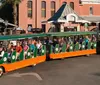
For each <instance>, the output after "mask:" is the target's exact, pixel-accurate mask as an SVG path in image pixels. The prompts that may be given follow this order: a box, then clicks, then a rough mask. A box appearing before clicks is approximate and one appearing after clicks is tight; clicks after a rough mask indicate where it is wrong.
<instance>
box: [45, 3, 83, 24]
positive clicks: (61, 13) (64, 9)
mask: <svg viewBox="0 0 100 85" xmlns="http://www.w3.org/2000/svg"><path fill="white" fill-rule="evenodd" d="M71 20H75V21H78V20H84V18H82V17H80V16H79V15H78V14H77V13H76V12H75V11H74V10H73V9H72V8H71V7H70V6H69V5H67V4H66V3H64V4H63V5H62V6H61V7H60V8H59V10H58V11H57V12H56V13H55V14H54V15H53V16H52V17H51V18H49V19H48V20H47V22H48V23H52V22H68V21H71Z"/></svg>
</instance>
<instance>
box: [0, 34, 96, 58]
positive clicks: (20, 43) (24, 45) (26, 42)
mask: <svg viewBox="0 0 100 85" xmlns="http://www.w3.org/2000/svg"><path fill="white" fill-rule="evenodd" d="M83 41H85V42H86V46H87V45H88V43H89V42H93V41H94V42H95V41H96V37H95V35H92V36H71V37H44V38H36V39H22V40H14V41H1V42H0V58H2V57H3V55H4V52H8V57H11V56H12V52H13V51H14V50H15V51H16V59H18V57H19V55H20V53H21V52H22V50H23V51H24V59H25V58H26V55H27V53H28V50H29V49H30V50H31V52H34V50H35V47H37V49H38V55H40V51H41V49H42V46H43V45H46V47H47V45H52V49H53V52H54V49H55V46H56V44H59V51H60V52H61V50H62V46H63V45H64V44H66V51H68V50H69V47H70V45H71V44H76V43H79V44H80V46H81V45H82V42H83Z"/></svg>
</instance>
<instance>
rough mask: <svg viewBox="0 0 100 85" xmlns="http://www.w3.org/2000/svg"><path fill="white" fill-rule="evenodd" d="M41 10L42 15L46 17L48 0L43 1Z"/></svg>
mask: <svg viewBox="0 0 100 85" xmlns="http://www.w3.org/2000/svg"><path fill="white" fill-rule="evenodd" d="M41 11H42V13H41V14H42V17H44V18H45V17H46V2H45V1H42V3H41Z"/></svg>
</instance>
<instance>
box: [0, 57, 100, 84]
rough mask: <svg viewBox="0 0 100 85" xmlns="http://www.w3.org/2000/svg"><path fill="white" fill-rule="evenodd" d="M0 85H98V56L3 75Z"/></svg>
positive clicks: (45, 64)
mask: <svg viewBox="0 0 100 85" xmlns="http://www.w3.org/2000/svg"><path fill="white" fill-rule="evenodd" d="M0 85H100V56H97V55H92V56H90V57H86V56H85V57H77V58H68V59H64V60H53V61H48V62H45V63H42V64H39V65H37V66H35V67H33V68H32V67H27V68H24V69H20V70H17V71H13V72H10V73H7V74H5V75H4V76H3V77H2V78H0Z"/></svg>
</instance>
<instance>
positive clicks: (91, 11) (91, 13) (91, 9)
mask: <svg viewBox="0 0 100 85" xmlns="http://www.w3.org/2000/svg"><path fill="white" fill-rule="evenodd" d="M90 15H93V7H90Z"/></svg>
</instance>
